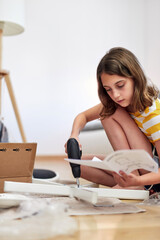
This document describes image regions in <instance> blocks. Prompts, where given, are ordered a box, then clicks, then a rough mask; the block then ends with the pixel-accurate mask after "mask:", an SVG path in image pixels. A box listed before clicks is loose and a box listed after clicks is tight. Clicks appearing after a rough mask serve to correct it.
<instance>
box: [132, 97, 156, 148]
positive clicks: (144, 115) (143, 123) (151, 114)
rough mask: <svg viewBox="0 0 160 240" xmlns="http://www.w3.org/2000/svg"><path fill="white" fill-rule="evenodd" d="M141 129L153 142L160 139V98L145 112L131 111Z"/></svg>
mask: <svg viewBox="0 0 160 240" xmlns="http://www.w3.org/2000/svg"><path fill="white" fill-rule="evenodd" d="M130 115H131V117H132V118H133V119H134V121H135V122H136V124H137V125H138V127H139V128H140V129H141V131H142V132H143V133H144V134H145V135H146V136H147V138H148V139H149V141H150V142H151V143H153V144H154V143H155V142H156V141H158V140H160V99H159V98H157V99H156V100H154V101H153V104H152V106H151V107H147V108H146V109H145V110H144V111H143V112H135V113H130Z"/></svg>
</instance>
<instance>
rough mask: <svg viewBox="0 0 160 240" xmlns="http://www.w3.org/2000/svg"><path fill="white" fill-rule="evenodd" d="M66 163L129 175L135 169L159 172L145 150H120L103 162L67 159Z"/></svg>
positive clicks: (156, 165) (94, 159)
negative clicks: (122, 172)
mask: <svg viewBox="0 0 160 240" xmlns="http://www.w3.org/2000/svg"><path fill="white" fill-rule="evenodd" d="M65 160H66V161H68V162H71V163H76V164H80V165H85V166H90V167H95V168H100V169H104V170H110V171H115V172H117V173H119V171H120V170H122V171H124V172H125V173H127V174H129V173H130V172H132V171H133V170H135V169H145V170H148V171H152V172H158V164H157V163H156V162H155V161H154V160H153V159H152V158H151V156H150V155H149V154H148V153H147V152H146V151H144V150H139V149H138V150H119V151H115V152H113V153H111V154H110V155H109V156H108V157H106V158H105V159H104V160H103V161H101V160H100V159H98V158H96V157H94V158H93V159H92V160H77V159H67V158H65Z"/></svg>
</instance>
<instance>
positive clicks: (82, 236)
mask: <svg viewBox="0 0 160 240" xmlns="http://www.w3.org/2000/svg"><path fill="white" fill-rule="evenodd" d="M35 168H43V169H50V170H54V171H56V172H58V173H59V176H60V179H61V180H65V181H74V178H73V177H72V174H71V169H70V166H69V164H68V163H66V162H65V161H64V160H63V158H61V157H57V158H56V157H54V158H53V157H37V159H36V163H35ZM81 183H82V184H84V183H86V182H85V181H84V180H81ZM141 207H142V206H141ZM143 208H144V209H146V212H144V213H137V214H119V215H92V216H76V217H74V219H76V221H77V223H78V231H77V233H76V234H74V235H73V236H60V237H56V238H54V240H55V239H56V240H103V239H104V240H159V239H160V206H143ZM46 240H49V239H46ZM50 240H51V239H50Z"/></svg>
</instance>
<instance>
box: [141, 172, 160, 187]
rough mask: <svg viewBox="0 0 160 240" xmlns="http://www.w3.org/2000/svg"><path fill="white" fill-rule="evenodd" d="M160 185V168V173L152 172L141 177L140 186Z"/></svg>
mask: <svg viewBox="0 0 160 240" xmlns="http://www.w3.org/2000/svg"><path fill="white" fill-rule="evenodd" d="M157 183H160V168H159V169H158V173H154V172H150V173H146V174H144V175H141V176H140V177H139V184H138V185H152V184H157Z"/></svg>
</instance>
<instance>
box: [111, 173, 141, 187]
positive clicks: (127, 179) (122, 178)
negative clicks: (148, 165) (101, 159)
mask: <svg viewBox="0 0 160 240" xmlns="http://www.w3.org/2000/svg"><path fill="white" fill-rule="evenodd" d="M112 174H113V177H114V180H115V181H116V183H117V184H118V185H120V186H121V187H131V186H139V185H140V181H139V179H140V176H137V175H135V174H133V173H130V174H126V173H125V172H123V171H119V174H120V175H119V174H117V173H116V172H112Z"/></svg>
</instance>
